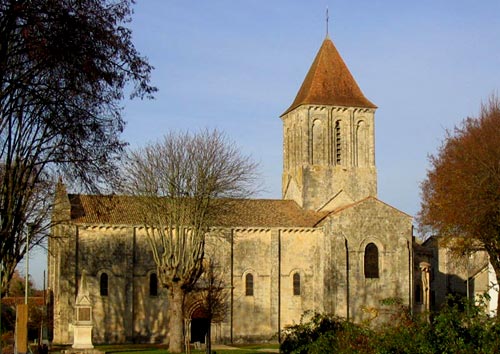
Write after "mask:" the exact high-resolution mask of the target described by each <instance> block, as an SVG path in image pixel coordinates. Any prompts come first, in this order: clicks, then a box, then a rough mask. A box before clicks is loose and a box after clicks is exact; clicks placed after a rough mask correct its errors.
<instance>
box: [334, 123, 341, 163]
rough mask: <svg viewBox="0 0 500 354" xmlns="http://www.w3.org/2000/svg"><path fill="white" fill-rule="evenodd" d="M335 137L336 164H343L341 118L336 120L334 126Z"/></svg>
mask: <svg viewBox="0 0 500 354" xmlns="http://www.w3.org/2000/svg"><path fill="white" fill-rule="evenodd" d="M334 139H335V155H334V156H335V164H336V165H342V131H341V129H340V120H338V121H336V122H335V128H334Z"/></svg>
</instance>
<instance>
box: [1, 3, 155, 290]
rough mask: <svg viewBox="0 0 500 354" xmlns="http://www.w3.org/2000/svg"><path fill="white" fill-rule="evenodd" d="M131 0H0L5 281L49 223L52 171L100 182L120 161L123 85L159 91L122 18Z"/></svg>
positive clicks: (145, 93)
mask: <svg viewBox="0 0 500 354" xmlns="http://www.w3.org/2000/svg"><path fill="white" fill-rule="evenodd" d="M131 2H132V0H81V1H70V0H50V1H47V0H31V1H21V0H0V236H1V237H0V260H1V262H2V263H3V266H4V272H2V275H3V277H2V278H3V279H2V281H1V283H2V287H3V289H5V285H6V282H7V281H8V280H9V279H10V278H11V277H12V275H13V272H14V269H15V267H16V265H17V263H18V262H19V261H20V260H21V259H22V258H23V256H24V255H25V254H26V252H27V250H28V249H29V248H30V247H31V246H33V245H34V244H37V243H39V242H40V240H41V237H42V236H43V235H44V234H46V232H47V230H48V227H49V224H48V219H49V218H48V216H49V214H50V213H51V203H50V201H51V200H52V198H50V197H49V196H48V195H49V194H50V193H52V192H53V187H54V184H55V182H56V180H57V177H56V176H58V175H62V176H66V177H67V179H68V180H69V181H75V183H78V184H79V185H80V186H85V187H95V186H97V185H99V184H101V183H103V182H104V181H106V180H107V178H109V176H110V175H111V174H112V173H113V172H114V171H115V170H116V169H115V167H114V165H115V162H116V161H117V159H118V158H119V156H120V155H121V153H122V151H123V148H124V145H125V144H124V142H123V141H121V140H120V138H119V135H120V133H121V132H122V130H123V127H124V121H123V119H122V117H121V107H120V102H121V100H122V98H123V91H124V88H125V85H126V84H127V83H132V84H134V87H133V88H132V91H131V96H134V97H135V96H138V97H150V96H151V94H152V93H153V92H154V91H155V88H154V87H151V86H150V85H149V84H148V82H149V77H150V72H151V69H152V68H151V66H150V65H149V64H148V63H147V61H146V60H145V59H144V58H142V57H141V56H140V55H139V53H138V52H137V51H136V49H135V48H134V46H133V44H132V40H131V31H130V30H129V29H128V28H126V27H125V24H126V23H127V22H129V21H130V16H131V8H130V6H131ZM28 225H30V226H29V227H28ZM28 235H29V241H30V242H29V245H28V246H27V242H26V241H27V240H28ZM2 293H4V292H3V291H2Z"/></svg>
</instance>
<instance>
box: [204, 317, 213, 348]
mask: <svg viewBox="0 0 500 354" xmlns="http://www.w3.org/2000/svg"><path fill="white" fill-rule="evenodd" d="M205 344H206V346H207V351H206V352H207V354H210V353H212V320H211V319H209V320H208V329H207V341H206V343H205Z"/></svg>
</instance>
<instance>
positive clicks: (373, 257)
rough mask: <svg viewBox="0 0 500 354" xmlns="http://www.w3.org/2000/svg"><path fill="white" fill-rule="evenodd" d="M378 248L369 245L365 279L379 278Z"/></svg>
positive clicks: (366, 250)
mask: <svg viewBox="0 0 500 354" xmlns="http://www.w3.org/2000/svg"><path fill="white" fill-rule="evenodd" d="M378 277H379V269H378V248H377V246H376V245H375V244H374V243H369V244H368V245H366V248H365V278H378Z"/></svg>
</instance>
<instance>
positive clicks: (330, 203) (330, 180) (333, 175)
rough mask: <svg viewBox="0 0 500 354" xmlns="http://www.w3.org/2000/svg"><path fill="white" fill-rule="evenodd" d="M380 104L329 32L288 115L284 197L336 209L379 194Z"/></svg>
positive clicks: (305, 205) (314, 207) (307, 205)
mask: <svg viewBox="0 0 500 354" xmlns="http://www.w3.org/2000/svg"><path fill="white" fill-rule="evenodd" d="M376 108H377V106H375V105H374V104H373V103H372V102H370V101H369V100H368V99H367V98H366V97H365V96H364V95H363V93H362V92H361V89H360V88H359V86H358V85H357V83H356V81H355V80H354V78H353V76H352V75H351V73H350V72H349V69H348V68H347V66H346V64H345V63H344V61H343V60H342V58H341V56H340V54H339V53H338V51H337V49H336V48H335V46H334V44H333V42H332V41H331V40H330V38H329V37H328V36H327V38H326V39H325V40H324V41H323V44H322V45H321V48H320V49H319V52H318V54H317V55H316V58H315V59H314V62H313V63H312V65H311V68H310V69H309V72H308V73H307V75H306V78H305V79H304V82H303V83H302V86H301V87H300V89H299V92H298V93H297V96H296V97H295V100H294V101H293V103H292V105H291V106H290V108H288V109H287V110H286V111H285V112H284V113H283V114H282V115H281V119H282V121H283V179H282V195H283V199H291V200H295V201H296V202H297V203H298V204H299V205H300V206H301V207H303V208H304V209H309V210H334V209H337V208H339V207H342V206H343V205H347V204H351V203H353V202H356V201H358V200H361V199H363V198H365V197H368V196H376V195H377V171H376V167H375V129H374V123H375V110H376Z"/></svg>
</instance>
